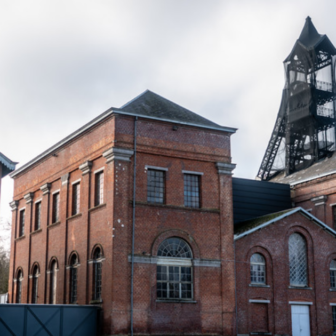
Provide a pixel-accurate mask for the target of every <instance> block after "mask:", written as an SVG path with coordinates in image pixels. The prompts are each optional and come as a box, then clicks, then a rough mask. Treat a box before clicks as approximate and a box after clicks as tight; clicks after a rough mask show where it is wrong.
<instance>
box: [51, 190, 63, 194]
mask: <svg viewBox="0 0 336 336" xmlns="http://www.w3.org/2000/svg"><path fill="white" fill-rule="evenodd" d="M60 191H61V189H58V190H55V191H53V192H52V193H51V194H52V195H54V194H57V193H60Z"/></svg>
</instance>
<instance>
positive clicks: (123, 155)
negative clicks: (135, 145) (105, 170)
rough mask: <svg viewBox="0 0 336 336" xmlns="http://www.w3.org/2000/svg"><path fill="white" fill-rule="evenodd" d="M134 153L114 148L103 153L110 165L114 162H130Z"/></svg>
mask: <svg viewBox="0 0 336 336" xmlns="http://www.w3.org/2000/svg"><path fill="white" fill-rule="evenodd" d="M133 154H134V151H133V150H131V149H125V148H117V147H112V148H109V149H108V150H106V151H105V152H104V153H103V156H104V158H105V159H106V163H110V162H112V161H114V160H119V161H130V158H131V156H132V155H133Z"/></svg>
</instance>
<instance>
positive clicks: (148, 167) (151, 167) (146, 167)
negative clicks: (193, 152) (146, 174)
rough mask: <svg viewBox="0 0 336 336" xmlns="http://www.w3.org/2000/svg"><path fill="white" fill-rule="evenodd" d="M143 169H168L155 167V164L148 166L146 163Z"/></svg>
mask: <svg viewBox="0 0 336 336" xmlns="http://www.w3.org/2000/svg"><path fill="white" fill-rule="evenodd" d="M145 169H154V170H164V171H168V168H165V167H156V166H148V165H145Z"/></svg>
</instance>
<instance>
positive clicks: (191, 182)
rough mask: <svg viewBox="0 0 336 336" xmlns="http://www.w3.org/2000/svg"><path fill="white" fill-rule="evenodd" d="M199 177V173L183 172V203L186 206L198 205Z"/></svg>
mask: <svg viewBox="0 0 336 336" xmlns="http://www.w3.org/2000/svg"><path fill="white" fill-rule="evenodd" d="M199 179H200V177H199V175H194V174H184V205H185V206H186V207H191V208H199V207H200V197H199Z"/></svg>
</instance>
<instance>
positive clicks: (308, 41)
mask: <svg viewBox="0 0 336 336" xmlns="http://www.w3.org/2000/svg"><path fill="white" fill-rule="evenodd" d="M323 36H324V35H321V34H319V33H318V32H317V29H316V28H315V26H314V24H313V22H312V20H311V18H310V17H309V16H308V17H307V18H306V22H305V25H304V26H303V29H302V32H301V34H300V37H299V39H298V41H300V42H301V43H302V44H303V45H304V46H305V47H306V48H307V49H310V48H313V47H314V46H315V45H316V44H318V43H319V42H320V41H321V39H322V38H323Z"/></svg>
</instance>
